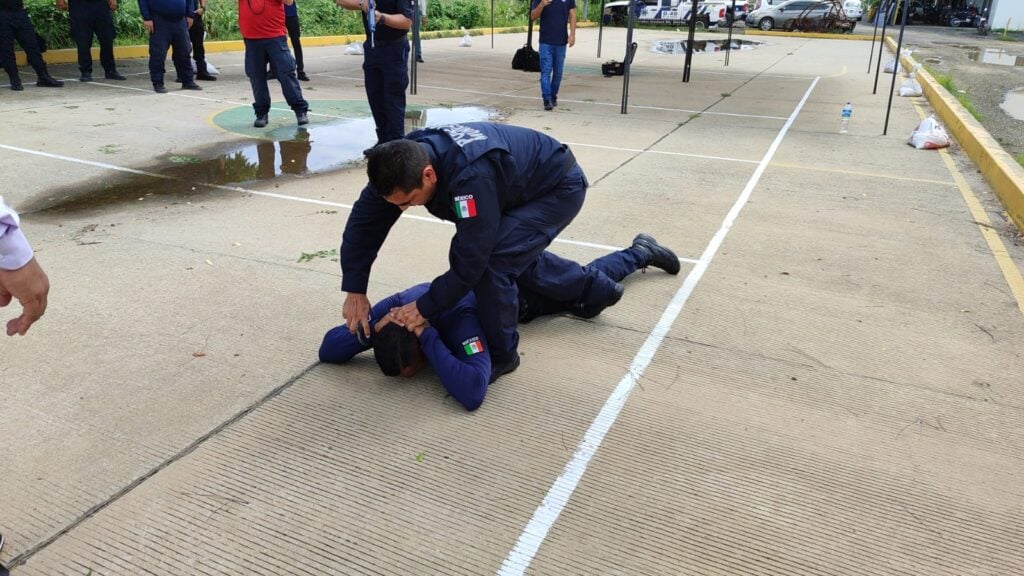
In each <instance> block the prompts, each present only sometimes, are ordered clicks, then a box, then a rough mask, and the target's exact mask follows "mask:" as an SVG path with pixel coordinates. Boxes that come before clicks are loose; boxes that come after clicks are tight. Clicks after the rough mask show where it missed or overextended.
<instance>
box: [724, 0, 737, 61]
mask: <svg viewBox="0 0 1024 576" xmlns="http://www.w3.org/2000/svg"><path fill="white" fill-rule="evenodd" d="M729 10H731V12H730V13H729V17H728V18H726V19H725V23H726V24H728V25H729V38H728V39H727V40H726V41H725V65H726V66H728V65H729V54H732V28H733V26H735V25H736V20H735V18H736V0H732V8H730V9H729Z"/></svg>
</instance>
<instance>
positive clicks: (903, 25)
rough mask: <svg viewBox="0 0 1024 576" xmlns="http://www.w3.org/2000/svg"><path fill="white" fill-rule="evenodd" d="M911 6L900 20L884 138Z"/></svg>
mask: <svg viewBox="0 0 1024 576" xmlns="http://www.w3.org/2000/svg"><path fill="white" fill-rule="evenodd" d="M908 12H910V6H904V7H903V18H901V19H900V37H899V40H897V41H896V68H894V69H893V71H892V84H890V85H889V105H888V106H887V107H886V109H885V127H884V128H882V136H886V135H887V134H888V133H889V112H891V111H892V93H893V92H895V91H896V74H897V73H899V71H900V68H901V67H900V49H902V48H903V29H904V28H906V27H907V13H908Z"/></svg>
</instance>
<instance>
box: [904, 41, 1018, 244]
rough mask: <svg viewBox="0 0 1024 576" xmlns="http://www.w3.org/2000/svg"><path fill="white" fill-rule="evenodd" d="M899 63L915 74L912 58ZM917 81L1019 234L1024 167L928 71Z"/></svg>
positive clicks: (937, 114)
mask: <svg viewBox="0 0 1024 576" xmlns="http://www.w3.org/2000/svg"><path fill="white" fill-rule="evenodd" d="M886 41H887V42H888V43H889V49H890V50H892V51H893V52H894V53H895V51H896V44H895V42H893V40H892V38H888V37H887V38H886ZM900 62H901V64H902V65H903V66H904V67H905V68H907V69H909V70H913V68H914V66H915V65H916V64H917V62H916V61H915V60H914V59H913V58H911V57H909V56H902V57H901V58H900ZM917 78H918V80H919V81H920V83H921V89H922V90H923V91H924V95H925V97H926V98H927V99H928V102H929V103H930V104H931V105H932V108H934V109H935V115H936V116H937V117H938V119H939V120H941V121H942V124H943V125H944V126H945V127H946V129H947V130H948V131H949V133H950V134H952V135H953V137H954V138H956V141H957V142H959V143H960V147H961V148H963V149H964V152H966V153H967V156H968V157H969V158H970V159H971V160H972V161H973V162H974V164H975V165H977V167H978V170H979V171H980V172H981V174H982V176H984V177H985V180H986V181H987V182H988V183H989V185H990V186H992V189H993V190H995V192H996V196H998V197H999V200H1000V201H1001V202H1002V203H1003V207H1004V208H1006V212H1007V214H1009V216H1010V219H1011V220H1013V222H1014V224H1016V225H1017V228H1018V229H1019V230H1024V166H1021V165H1020V164H1018V163H1017V161H1016V160H1014V159H1013V157H1011V156H1010V155H1009V154H1008V153H1007V152H1006V150H1003V147H1002V146H1000V145H999V143H998V142H996V140H995V138H993V137H992V135H991V134H989V133H988V130H986V129H985V127H984V126H982V125H981V123H979V122H978V121H977V120H975V119H974V116H971V113H970V112H968V111H967V109H965V108H964V107H963V105H961V104H960V102H959V101H958V100H957V99H956V98H955V97H954V96H953V95H952V94H950V93H949V91H948V90H946V89H945V88H944V87H943V86H942V85H940V84H939V83H938V82H936V81H935V78H933V77H932V75H931V74H929V73H928V71H927V70H925V69H924V68H923V67H922V68H920V69H918V71H917Z"/></svg>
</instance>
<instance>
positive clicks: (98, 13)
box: [68, 0, 117, 74]
mask: <svg viewBox="0 0 1024 576" xmlns="http://www.w3.org/2000/svg"><path fill="white" fill-rule="evenodd" d="M68 14H69V15H70V17H71V37H72V38H74V39H75V47H77V48H78V69H79V70H80V71H81V72H82V74H92V36H93V34H96V39H97V40H99V42H100V65H101V66H103V70H104V71H106V72H107V73H108V74H113V73H114V72H117V66H116V65H115V64H114V17H113V16H112V15H111V13H110V6H109V5H108V4H107V3H106V2H105V1H104V0H71V1H70V2H68Z"/></svg>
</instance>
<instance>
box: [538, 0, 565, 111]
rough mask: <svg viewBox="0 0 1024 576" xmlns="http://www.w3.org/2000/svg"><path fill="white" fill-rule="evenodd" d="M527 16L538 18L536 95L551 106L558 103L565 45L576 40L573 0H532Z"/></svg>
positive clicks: (548, 107)
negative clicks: (538, 72) (538, 51)
mask: <svg viewBox="0 0 1024 576" xmlns="http://www.w3.org/2000/svg"><path fill="white" fill-rule="evenodd" d="M530 19H531V20H539V21H540V95H541V98H543V99H544V109H545V110H551V109H552V108H554V107H555V106H558V88H559V87H560V86H561V84H562V67H563V65H564V64H565V50H566V45H568V47H569V48H572V47H573V45H575V44H576V0H533V10H531V11H530ZM566 26H568V27H569V30H568V32H566Z"/></svg>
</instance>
